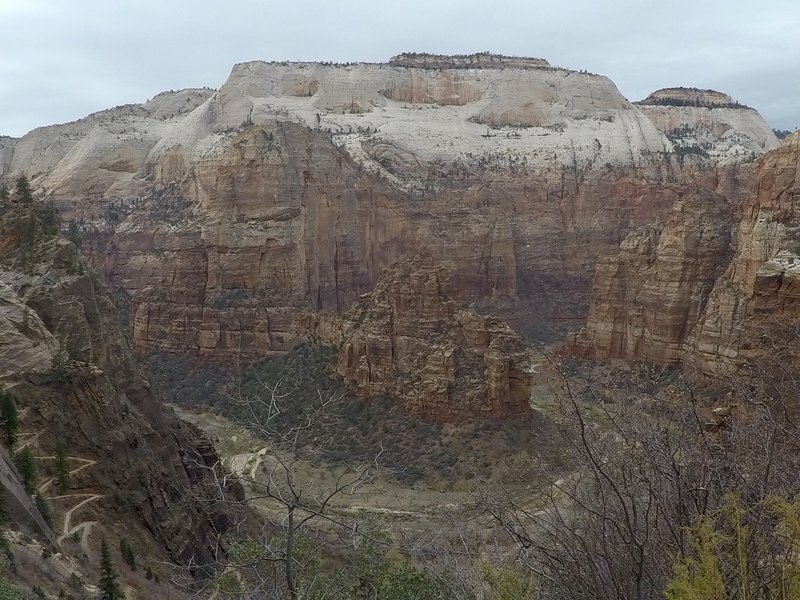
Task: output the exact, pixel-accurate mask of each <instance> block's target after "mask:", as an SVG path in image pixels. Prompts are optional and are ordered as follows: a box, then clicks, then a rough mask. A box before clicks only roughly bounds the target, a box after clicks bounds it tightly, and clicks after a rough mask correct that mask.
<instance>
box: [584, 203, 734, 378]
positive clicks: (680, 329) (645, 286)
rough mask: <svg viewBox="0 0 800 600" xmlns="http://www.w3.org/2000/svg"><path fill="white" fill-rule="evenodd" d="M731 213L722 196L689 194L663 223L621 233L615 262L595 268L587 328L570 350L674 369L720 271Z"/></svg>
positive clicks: (728, 235)
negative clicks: (672, 367)
mask: <svg viewBox="0 0 800 600" xmlns="http://www.w3.org/2000/svg"><path fill="white" fill-rule="evenodd" d="M731 210H732V207H731V206H730V205H729V204H728V202H727V201H726V199H725V198H724V197H721V196H718V195H713V194H698V195H693V196H690V197H688V198H684V199H682V200H680V201H678V202H677V203H676V204H675V206H674V207H673V210H672V212H671V214H670V216H669V218H668V219H667V220H666V222H664V223H656V224H653V225H646V226H644V227H642V228H640V229H638V230H636V231H634V232H632V233H630V234H628V236H627V237H626V238H625V239H624V240H623V242H622V244H621V245H620V252H619V254H618V255H617V256H616V257H610V258H606V259H604V260H601V261H600V262H598V264H597V268H596V271H595V279H594V286H593V289H592V302H591V305H590V308H589V316H588V318H587V324H586V328H585V330H584V331H582V332H581V333H580V334H579V335H578V336H577V337H575V338H573V339H572V340H571V344H572V346H573V350H574V351H575V352H576V353H578V354H580V355H583V356H587V357H590V358H598V359H606V358H624V359H629V360H640V361H648V362H654V363H657V364H675V363H678V362H679V361H680V360H681V358H682V355H683V344H684V342H685V340H686V339H687V336H688V335H689V334H690V333H691V330H692V328H693V327H694V325H695V323H696V322H697V321H698V319H699V318H700V316H701V314H702V313H703V310H704V309H705V306H706V302H707V300H708V296H709V294H710V292H711V288H712V287H713V285H714V283H715V281H716V278H717V276H718V275H719V274H720V272H721V270H722V269H723V268H724V265H725V260H726V258H727V255H728V250H729V245H730V235H731V231H730V230H731V219H730V213H731Z"/></svg>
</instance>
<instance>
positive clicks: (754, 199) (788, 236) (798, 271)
mask: <svg viewBox="0 0 800 600" xmlns="http://www.w3.org/2000/svg"><path fill="white" fill-rule="evenodd" d="M799 175H800V134H797V133H795V134H793V135H791V136H789V137H788V138H787V139H786V140H785V141H784V143H783V144H782V146H781V147H780V148H778V149H776V150H773V151H771V152H769V153H768V154H766V155H765V156H764V157H763V159H762V160H761V161H760V163H759V165H758V169H757V172H756V174H755V177H754V181H753V184H752V185H751V186H750V188H749V196H748V199H747V200H746V201H745V202H744V203H742V204H741V205H738V206H731V205H729V204H727V203H726V202H725V201H724V199H722V198H719V197H714V196H705V197H702V196H701V197H697V198H692V199H687V200H683V201H681V202H679V203H677V204H676V205H675V207H674V208H673V211H672V213H671V214H670V216H669V217H668V218H667V219H666V220H665V221H664V222H663V223H657V224H654V225H650V226H647V227H645V228H643V229H640V230H638V231H637V232H635V233H632V234H630V235H628V237H627V238H626V239H625V241H624V242H623V243H622V245H621V247H620V252H619V254H618V255H617V256H616V257H613V258H608V259H606V260H604V261H602V262H601V263H600V264H599V265H598V268H597V271H596V274H595V280H594V287H593V292H592V301H591V305H590V310H589V318H588V322H587V325H586V328H585V330H584V331H582V332H581V333H580V334H579V335H577V336H575V337H574V338H573V339H572V340H571V342H570V346H571V348H572V349H573V350H574V351H575V352H577V353H578V354H580V355H584V356H590V357H594V358H625V359H633V360H643V361H648V362H652V363H656V364H665V365H666V364H677V363H683V364H685V365H687V366H688V367H689V368H690V369H692V370H694V371H696V372H700V373H706V374H714V375H724V374H729V373H732V372H733V371H735V370H736V369H737V367H738V366H739V365H741V364H744V363H747V362H752V361H753V360H757V359H762V358H765V357H769V356H771V357H772V358H773V359H775V360H777V359H778V356H779V355H780V356H781V359H782V360H786V361H789V362H797V360H798V352H797V349H796V343H794V337H795V336H796V335H797V331H798V325H800V206H799V205H798V199H800V178H799ZM798 364H800V363H798Z"/></svg>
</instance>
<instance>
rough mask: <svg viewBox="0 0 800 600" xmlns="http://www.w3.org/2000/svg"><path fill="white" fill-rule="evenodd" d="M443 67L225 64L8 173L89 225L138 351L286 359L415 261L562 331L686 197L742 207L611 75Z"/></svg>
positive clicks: (84, 127) (706, 161)
mask: <svg viewBox="0 0 800 600" xmlns="http://www.w3.org/2000/svg"><path fill="white" fill-rule="evenodd" d="M409 57H410V58H409ZM411 58H413V60H412V62H408V61H409V60H411ZM418 60H422V61H423V62H422V63H419V62H414V61H418ZM443 60H445V59H444V58H442V57H438V58H437V57H423V58H422V59H421V58H420V56H416V57H412V56H411V55H409V56H406V57H405V58H403V57H400V58H399V59H398V60H397V61H394V62H391V63H389V64H355V65H330V64H319V63H265V62H252V63H245V64H241V65H236V66H235V67H234V69H233V71H232V73H231V75H230V77H229V79H228V81H227V82H226V83H225V85H224V86H223V87H222V88H221V89H220V90H219V91H217V92H213V93H212V92H210V91H208V90H188V91H184V92H173V93H168V94H165V95H162V96H160V97H157V98H155V99H153V100H152V101H150V102H148V103H146V104H144V105H141V106H128V107H119V108H116V109H111V110H110V111H105V112H103V113H99V114H98V115H93V116H90V117H87V118H86V119H83V120H81V121H78V122H76V123H72V124H67V125H60V126H53V127H48V128H43V129H40V130H36V131H34V132H31V133H30V134H28V135H27V136H25V137H23V138H21V139H20V140H17V141H15V142H13V144H10V145H9V146H8V148H10V150H8V149H7V150H6V154H5V156H6V163H7V165H8V167H7V168H6V171H5V172H6V173H7V174H12V173H14V174H15V173H18V172H19V171H20V170H21V169H22V168H23V166H24V168H25V170H26V171H27V172H28V174H29V175H32V176H35V183H36V185H37V186H38V187H39V188H40V189H42V190H44V191H45V192H46V193H47V194H49V195H50V196H51V197H53V198H54V199H55V200H56V201H57V202H58V204H59V206H61V207H62V208H63V209H64V210H65V212H66V214H67V216H68V218H73V219H75V220H76V221H81V222H82V224H83V225H82V226H83V228H84V230H85V236H84V239H85V240H86V242H85V248H84V250H85V251H86V252H87V253H88V254H89V256H91V260H92V262H93V264H94V265H95V267H97V269H98V270H99V271H100V272H101V273H103V274H104V275H105V276H106V277H107V279H108V280H109V281H110V282H112V283H113V284H114V285H116V286H119V287H121V288H123V289H124V290H126V292H127V293H128V294H130V296H131V297H132V300H133V302H132V304H133V313H132V315H131V320H132V323H133V329H134V345H135V346H136V348H138V349H140V350H147V349H163V350H171V351H182V350H188V351H192V352H198V353H200V354H204V355H213V356H230V355H236V354H239V353H245V354H250V355H259V354H260V355H264V354H266V355H269V354H271V353H275V352H282V351H285V350H287V349H289V348H291V347H292V346H293V345H294V344H295V343H296V341H297V339H298V332H297V331H295V330H294V328H293V322H294V316H295V315H296V314H297V313H298V311H299V310H301V309H305V308H309V307H311V308H318V309H323V310H332V311H339V312H342V311H344V310H346V309H347V308H348V307H349V306H350V305H351V304H352V303H353V302H354V301H355V300H356V299H357V298H358V296H359V295H360V294H362V293H365V292H367V291H369V290H371V289H372V287H373V286H374V285H375V283H376V281H377V279H378V277H379V275H380V273H381V272H382V270H383V269H384V268H385V267H386V266H387V265H391V264H393V263H395V262H396V261H397V260H400V259H402V258H403V257H405V256H407V255H410V254H413V253H416V252H418V251H420V250H424V251H425V252H427V254H428V255H429V256H431V259H432V261H433V262H435V263H439V264H442V265H443V266H445V267H446V268H448V269H449V270H450V272H451V273H452V274H453V277H454V285H455V288H456V290H457V294H458V295H459V297H460V298H461V299H462V300H473V299H482V300H483V301H486V302H492V301H495V300H498V299H506V298H514V297H523V298H526V302H527V303H526V305H525V306H526V308H525V310H524V311H522V312H520V313H519V314H518V315H515V318H514V322H515V323H517V322H522V321H524V319H525V318H527V317H528V316H529V315H530V314H531V313H532V312H535V317H536V319H537V320H538V321H547V322H551V323H555V324H557V326H556V328H555V329H556V330H557V331H563V330H564V329H565V328H567V327H569V326H570V325H572V324H576V323H578V322H580V321H581V320H582V319H583V318H584V316H585V314H586V310H587V304H588V292H589V289H590V281H591V274H592V272H593V270H594V265H595V262H596V260H597V258H598V257H603V256H607V255H610V254H613V253H614V252H615V251H616V248H617V247H618V245H619V242H620V240H621V239H622V238H623V237H624V236H625V235H626V234H627V233H628V232H629V231H631V230H633V229H635V228H636V227H639V226H641V225H643V224H645V223H648V222H652V221H654V220H656V219H662V218H664V217H665V215H666V214H667V213H668V211H669V209H670V208H671V206H672V205H673V204H674V203H675V201H676V200H677V199H678V198H679V197H680V196H681V194H684V193H686V192H687V191H688V190H695V189H702V190H707V191H709V192H713V193H719V194H721V195H723V196H726V197H728V198H729V199H731V200H732V201H736V200H737V199H738V197H739V194H740V193H741V191H740V190H741V189H742V187H743V186H742V185H741V183H742V178H743V175H742V173H743V171H742V169H741V168H740V167H739V166H737V165H730V166H727V165H719V164H717V162H716V159H715V158H713V157H711V158H705V157H703V156H699V155H694V156H683V155H682V154H676V153H675V152H673V150H674V148H673V145H672V143H671V142H670V141H669V140H668V139H667V138H666V137H665V136H664V135H663V134H662V133H661V132H660V131H659V130H658V128H657V127H656V126H655V125H654V124H653V122H652V121H651V120H650V119H649V118H648V117H647V116H645V115H644V114H643V113H642V110H641V108H640V107H636V106H634V105H632V104H631V103H629V102H628V101H627V100H626V99H625V98H624V97H622V95H621V94H620V93H619V91H618V90H617V89H616V87H615V86H614V84H613V83H612V82H611V81H609V80H608V79H607V78H605V77H601V76H598V75H592V74H587V73H577V72H574V71H569V70H565V69H554V68H550V67H547V66H546V65H539V64H535V65H533V66H531V65H532V64H533V63H525V64H523V63H521V62H519V61H520V60H522V59H508V58H502V60H500V62H499V63H497V61H492V60H490V59H489V58H487V56H484V55H476V57H473V58H471V59H469V60H471V61H472V63H474V66H475V67H477V68H473V67H469V68H466V64H465V63H464V60H467V59H465V58H464V57H454V58H452V59H448V60H451V62H452V63H453V64H452V65H451V66H444V64H443V63H442V61H443ZM469 60H468V62H469ZM426 61H427V62H426ZM431 61H433V62H432V63H431ZM523 62H524V61H523ZM533 62H535V61H533ZM429 63H430V64H429ZM472 63H471V64H472ZM498 64H501V65H502V67H503V68H495V67H497V66H498ZM426 65H427V66H426ZM431 65H434V66H435V68H430V67H431ZM9 152H10V154H9ZM753 152H755V151H753ZM749 156H750V155H749V154H748V157H749ZM9 157H10V158H9ZM744 171H746V169H745V170H744Z"/></svg>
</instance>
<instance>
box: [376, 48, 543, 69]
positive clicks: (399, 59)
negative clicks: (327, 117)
mask: <svg viewBox="0 0 800 600" xmlns="http://www.w3.org/2000/svg"><path fill="white" fill-rule="evenodd" d="M389 64H390V65H393V66H397V67H409V68H417V69H536V68H541V67H549V66H550V63H549V62H547V61H546V60H545V59H543V58H529V57H525V56H505V55H503V54H493V53H491V52H476V53H474V54H456V55H447V54H428V53H427V52H403V53H402V54H398V55H397V56H393V57H392V58H390V59H389Z"/></svg>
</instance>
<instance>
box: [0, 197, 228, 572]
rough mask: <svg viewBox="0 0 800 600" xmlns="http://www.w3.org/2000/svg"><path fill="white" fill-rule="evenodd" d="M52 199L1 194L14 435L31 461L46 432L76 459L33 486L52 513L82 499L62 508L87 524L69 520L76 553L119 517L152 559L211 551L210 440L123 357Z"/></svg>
mask: <svg viewBox="0 0 800 600" xmlns="http://www.w3.org/2000/svg"><path fill="white" fill-rule="evenodd" d="M51 210H52V209H48V208H46V207H42V206H41V205H39V204H38V203H37V204H34V205H33V206H30V207H26V206H21V205H13V204H11V205H9V204H8V203H7V204H6V205H4V206H0V239H3V240H4V242H5V243H4V244H3V246H2V249H0V331H2V332H3V333H2V338H0V354H1V355H2V356H3V358H4V361H3V367H2V371H0V385H2V386H3V387H4V388H7V389H9V390H10V391H11V392H12V393H13V394H14V396H15V397H16V399H17V402H18V404H19V406H20V412H21V414H22V415H23V416H22V418H21V424H22V428H21V433H20V441H21V442H22V441H23V440H24V443H25V444H27V445H29V446H30V447H31V448H33V449H34V454H35V455H36V456H39V457H43V458H40V465H39V468H40V470H41V471H43V472H47V470H48V469H47V468H46V463H47V459H48V457H49V458H51V459H52V457H53V454H54V452H55V448H56V444H61V446H62V448H63V450H64V451H65V452H66V454H68V455H69V457H70V458H69V461H71V463H72V464H71V465H70V466H72V465H73V464H75V463H78V464H81V465H84V467H83V468H80V469H77V470H76V474H75V475H74V477H71V483H70V488H69V489H68V490H63V491H62V492H61V493H54V492H55V489H51V488H50V487H49V486H55V484H54V483H52V481H51V482H49V483H47V482H46V483H43V484H42V487H41V488H40V489H41V491H42V493H43V495H45V496H46V497H48V498H49V497H52V500H51V501H50V502H51V510H53V511H54V512H55V513H56V515H57V516H59V518H61V517H60V516H61V515H62V514H63V512H66V511H68V510H69V509H70V508H71V507H72V506H73V505H74V506H77V505H78V504H79V503H80V501H81V500H86V501H85V502H82V503H80V504H81V510H80V517H78V513H76V515H75V519H73V520H72V524H73V525H80V524H81V523H82V522H84V524H85V527H86V529H85V530H82V529H80V528H79V529H76V531H77V532H78V536H80V535H81V532H83V541H82V542H81V548H82V549H83V550H82V551H83V552H84V553H85V552H87V550H86V548H88V546H87V544H92V545H93V546H96V543H97V541H98V535H92V528H93V526H95V525H96V526H97V527H98V528H99V527H103V528H105V531H106V532H110V531H114V530H120V529H121V530H122V533H121V535H125V536H129V538H130V539H133V540H135V541H136V543H137V545H139V547H140V548H141V547H146V548H148V553H149V555H150V556H151V557H152V556H155V557H157V558H158V559H160V560H168V561H171V562H175V563H178V564H188V563H189V562H190V561H195V563H196V564H204V563H208V562H211V560H212V559H213V558H216V557H217V555H218V553H219V552H220V547H219V543H218V540H217V536H218V534H219V533H220V532H222V531H224V529H225V527H226V526H227V525H228V523H227V517H226V514H225V513H224V512H222V511H221V510H220V509H219V508H213V507H211V505H210V504H209V502H208V499H211V498H213V497H214V496H212V495H210V488H211V487H212V486H213V485H214V483H213V482H214V478H213V477H212V471H213V468H214V465H215V463H216V460H217V457H216V454H215V451H214V448H213V446H212V444H211V443H210V442H209V441H208V440H207V439H206V438H205V437H204V436H203V435H202V434H201V433H200V432H199V430H197V429H195V428H193V427H191V426H188V425H186V424H184V423H182V422H180V421H178V420H177V418H176V417H175V416H174V415H173V414H172V413H171V411H168V410H166V409H165V408H164V407H163V406H162V405H161V404H160V403H159V402H158V400H157V398H156V397H155V396H154V394H153V392H152V391H151V389H150V387H149V385H148V383H147V382H146V380H145V379H144V378H143V377H142V375H141V374H140V373H139V371H138V370H137V367H136V364H135V362H134V361H133V358H132V354H131V350H130V346H129V345H128V342H127V341H126V339H125V336H124V335H123V333H122V332H121V330H120V328H119V320H118V315H117V308H116V306H115V305H114V301H113V300H112V299H111V297H110V295H109V293H108V292H107V290H106V289H105V287H104V286H103V284H102V283H101V282H100V281H99V279H98V278H97V277H96V276H95V275H94V274H93V273H91V271H90V270H89V269H88V267H86V266H85V265H84V263H83V262H82V259H81V258H80V256H79V255H78V254H77V252H76V249H75V246H74V245H73V244H72V243H71V242H68V241H67V240H65V239H64V238H63V237H60V236H59V235H58V234H57V231H56V230H54V227H56V225H55V224H53V223H52V222H50V223H49V224H48V222H47V220H46V219H47V218H51V216H52V214H53V213H52V212H50V211H51ZM28 226H30V227H29V228H28ZM20 231H28V232H33V233H32V234H27V235H22V236H20V235H19V232H20ZM43 464H44V465H45V466H43ZM40 483H41V482H40ZM73 498H77V500H74V499H73ZM70 502H71V503H72V504H70ZM84 505H85V507H84ZM69 522H70V520H69V519H67V518H64V523H65V526H66V523H69ZM56 530H57V531H56V533H57V535H58V536H59V543H62V542H63V543H64V544H68V543H70V542H69V540H68V539H67V538H68V536H69V535H72V534H73V533H74V532H73V531H71V530H69V531H63V530H62V527H61V526H60V522H59V526H58V527H56ZM95 533H98V532H97V531H95ZM140 544H141V545H140ZM67 574H68V573H67Z"/></svg>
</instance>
